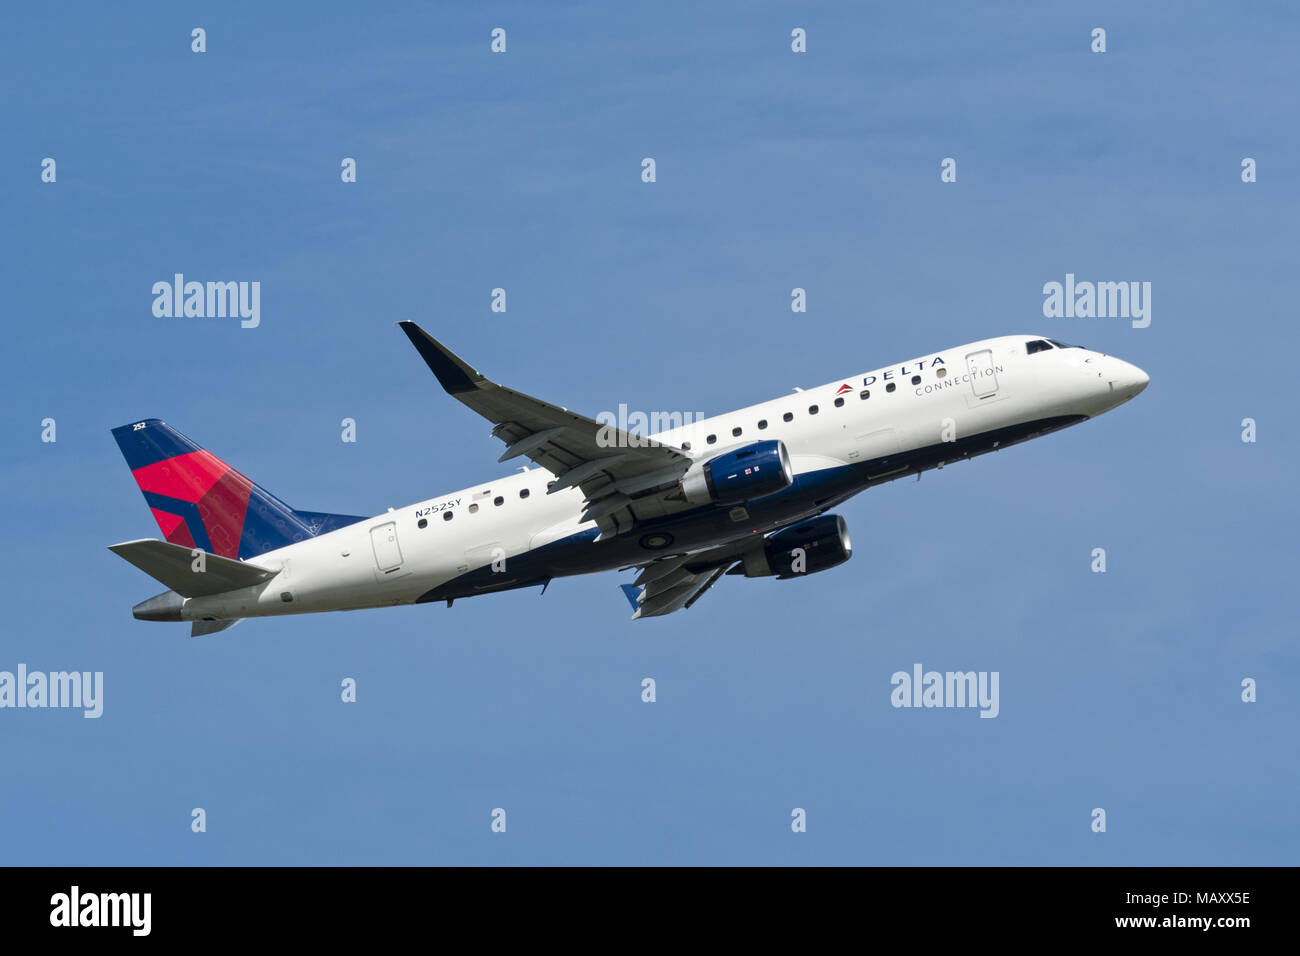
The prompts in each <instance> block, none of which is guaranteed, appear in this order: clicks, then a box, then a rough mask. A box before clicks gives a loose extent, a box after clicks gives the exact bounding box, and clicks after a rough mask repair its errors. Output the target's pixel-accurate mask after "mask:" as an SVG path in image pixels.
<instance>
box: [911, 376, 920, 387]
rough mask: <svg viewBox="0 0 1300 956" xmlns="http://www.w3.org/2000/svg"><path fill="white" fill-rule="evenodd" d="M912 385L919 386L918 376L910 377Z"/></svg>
mask: <svg viewBox="0 0 1300 956" xmlns="http://www.w3.org/2000/svg"><path fill="white" fill-rule="evenodd" d="M912 384H913V385H920V384H921V376H919V375H913V376H912Z"/></svg>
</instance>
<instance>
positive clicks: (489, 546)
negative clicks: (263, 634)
mask: <svg viewBox="0 0 1300 956" xmlns="http://www.w3.org/2000/svg"><path fill="white" fill-rule="evenodd" d="M1037 340H1038V338H1037V337H1036V336H1027V335H1014V336H1003V337H1000V338H994V339H987V340H984V341H980V342H974V343H971V344H969V345H965V346H960V347H957V348H953V349H949V350H946V351H944V352H938V353H934V354H932V355H928V356H924V357H922V358H918V359H913V360H911V361H908V362H903V363H899V364H897V365H891V366H887V367H885V368H880V369H876V370H874V371H871V372H866V373H863V374H859V375H854V376H850V377H848V378H844V379H837V380H835V381H833V382H830V383H827V384H825V385H821V386H818V387H816V388H811V389H807V390H805V391H799V392H795V393H793V394H787V395H783V396H781V397H780V398H775V399H772V400H771V401H767V402H763V403H761V404H758V405H751V406H749V407H747V408H741V409H738V410H736V411H734V412H728V413H726V414H723V415H717V416H715V417H713V418H709V419H705V420H702V421H698V422H694V423H692V424H689V425H685V426H683V427H680V428H675V429H672V430H669V431H664V432H660V433H657V434H655V435H653V436H651V437H652V438H654V440H655V441H658V442H661V443H663V444H667V445H671V446H674V447H676V448H681V449H684V450H685V451H686V454H688V455H690V456H692V457H694V458H701V459H707V458H709V457H712V456H713V455H715V454H717V453H718V452H720V451H722V450H724V449H727V448H734V447H736V446H739V445H745V444H749V443H751V442H755V441H760V440H765V439H780V440H782V441H783V442H784V443H785V445H786V447H787V449H788V450H789V454H790V461H791V465H792V466H793V471H794V473H795V476H796V478H798V477H799V476H809V475H810V474H811V473H816V472H822V471H826V470H834V469H839V470H841V471H843V470H844V469H846V466H855V465H860V466H863V470H862V474H861V478H862V481H861V484H860V487H859V486H854V487H853V488H851V489H850V492H849V493H856V491H858V490H862V488H865V487H867V486H868V485H869V484H873V483H877V482H878V481H879V480H882V479H884V478H889V477H891V475H890V474H889V473H888V470H886V472H876V473H871V467H872V466H871V463H873V462H878V461H882V460H884V461H886V462H888V461H889V459H890V458H891V456H895V455H900V454H903V453H907V452H910V451H914V450H917V449H925V448H930V447H932V446H941V445H943V444H944V443H949V442H953V441H954V440H956V439H960V438H964V437H967V436H976V435H981V434H985V433H989V432H997V431H998V430H1000V429H1008V428H1012V427H1014V426H1019V425H1024V424H1025V423H1032V422H1040V421H1045V420H1055V419H1063V418H1075V419H1078V420H1082V419H1083V418H1092V417H1094V416H1096V415H1098V414H1100V413H1102V412H1104V411H1107V410H1109V409H1111V408H1114V407H1115V406H1116V405H1119V404H1121V403H1123V402H1125V401H1127V400H1128V399H1130V398H1132V397H1133V396H1134V395H1136V394H1137V393H1138V392H1140V391H1141V390H1142V388H1143V387H1145V385H1146V382H1147V377H1146V375H1145V374H1144V373H1143V372H1142V371H1141V370H1140V369H1138V368H1136V367H1135V366H1133V365H1130V364H1129V363H1127V362H1124V361H1122V360H1120V359H1117V358H1114V357H1111V356H1107V355H1102V354H1100V353H1097V352H1091V351H1088V350H1086V349H1081V348H1052V349H1050V350H1046V351H1039V352H1036V353H1033V354H1029V353H1027V351H1026V343H1027V342H1030V341H1037ZM846 386H847V388H846ZM890 386H893V388H892V389H891V388H890ZM837 399H840V400H842V401H840V404H838V405H837V404H836V401H837ZM814 407H815V408H816V411H815V412H813V411H812V409H813V408H814ZM710 436H714V438H713V440H712V441H710ZM1030 437H1032V434H1031V435H1030ZM994 447H996V445H995V446H994ZM986 450H992V448H988V449H986ZM953 457H954V458H956V457H960V456H956V455H954V456H953ZM940 464H942V462H940ZM882 467H884V466H882ZM910 470H912V469H911V468H909V467H901V468H900V469H899V471H898V473H897V475H894V476H893V477H902V476H903V475H904V474H906V473H908V472H909V471H910ZM839 473H840V472H836V474H839ZM855 474H856V472H855ZM553 479H554V476H553V475H552V474H551V473H550V472H548V471H546V470H544V469H541V468H533V469H531V470H528V471H523V472H517V473H514V474H508V475H505V476H503V477H500V478H496V479H494V480H492V481H489V482H484V483H482V484H480V485H474V486H471V487H468V488H464V489H462V490H460V491H454V492H450V493H448V494H444V495H439V496H437V497H435V498H430V499H428V500H426V501H422V502H419V503H417V504H413V505H410V506H408V507H405V508H399V509H396V510H392V511H388V512H386V513H383V514H379V515H376V516H375V517H374V518H371V519H369V520H367V521H361V522H358V523H356V524H353V525H350V526H348V527H344V528H340V529H339V530H337V531H333V532H329V533H326V534H322V535H320V536H319V537H316V538H311V539H309V540H305V541H302V542H299V543H296V544H293V545H290V546H288V547H284V548H280V549H278V550H275V551H269V552H267V553H265V554H263V555H260V556H258V557H257V558H256V559H255V560H254V561H252V562H250V563H253V564H256V565H258V566H259V567H264V568H269V569H272V570H278V571H279V573H278V574H277V575H276V576H275V577H274V578H272V579H271V580H270V581H269V582H266V583H265V584H261V585H257V586H254V587H248V588H244V589H242V590H239V591H232V592H227V593H224V594H220V595H216V596H212V597H200V598H191V599H188V600H187V601H186V602H185V607H184V609H183V611H182V612H181V614H182V618H183V619H184V620H202V619H205V618H215V619H226V618H242V617H259V616H267V615H279V614H300V613H307V612H314V611H330V610H345V609H354V608H368V607H381V606H384V605H392V604H411V603H415V602H416V601H418V600H419V599H420V598H421V597H422V596H425V595H428V594H429V592H431V591H433V590H435V589H437V588H439V587H441V586H445V585H447V584H448V582H453V581H455V580H456V579H458V578H459V577H461V576H463V575H466V574H468V573H470V572H473V571H475V570H476V569H480V568H482V567H484V566H485V565H489V564H492V563H493V562H494V561H495V562H499V563H500V564H501V565H502V567H504V568H508V567H509V566H510V563H511V562H512V561H514V560H516V559H520V558H521V557H523V556H526V555H528V554H529V553H530V552H533V551H535V550H536V549H539V548H542V547H544V546H546V545H549V544H552V543H554V542H560V541H564V540H565V539H571V538H574V536H575V535H580V534H581V533H582V532H583V531H584V530H591V529H594V528H595V525H594V524H593V523H592V522H583V521H582V520H581V517H580V516H581V514H582V512H583V507H584V495H583V492H582V491H581V490H579V489H578V488H567V489H564V490H560V491H557V492H555V493H554V494H548V493H547V484H548V482H551V481H552V480H553ZM847 496H848V494H841V495H839V496H838V500H843V498H844V497H847ZM818 510H820V507H819V505H818V504H817V503H816V502H815V501H813V500H804V499H801V498H799V496H797V495H794V496H791V497H790V500H789V504H788V507H787V508H786V510H785V511H783V512H782V514H781V515H780V516H779V517H778V518H776V519H773V520H772V521H769V522H768V523H767V527H765V528H764V529H762V530H764V531H766V530H771V529H772V528H775V527H779V526H780V525H781V524H782V523H783V522H789V521H795V520H799V519H801V518H803V517H806V516H808V515H809V514H814V513H817V511H818ZM448 516H450V517H448ZM664 520H666V521H671V520H672V518H671V514H666V515H665V517H664ZM749 531H750V529H749V528H738V529H737V531H736V533H735V534H734V535H730V537H735V536H737V535H740V534H744V533H749ZM632 536H633V538H635V532H633V533H632ZM593 537H594V536H593ZM727 537H728V535H721V536H720V540H717V541H712V542H706V543H702V544H700V545H692V547H696V546H711V545H712V544H720V543H724V542H725V540H726V539H727ZM575 540H580V541H581V543H582V547H581V548H580V552H581V554H583V555H588V556H589V557H584V558H582V559H580V560H577V561H576V562H575V561H573V560H568V561H566V562H565V564H564V566H562V567H556V568H554V569H553V571H552V572H548V573H547V574H546V577H547V578H549V577H551V576H555V577H559V576H562V575H566V574H575V573H586V572H590V571H600V570H608V569H611V568H615V567H626V566H628V565H629V564H630V563H632V562H630V561H629V560H628V557H627V550H626V549H621V550H620V549H605V551H604V552H602V548H601V545H600V544H599V543H596V542H594V541H590V540H589V539H587V538H582V539H575ZM653 557H655V555H654V554H653V553H647V554H646V555H645V559H646V560H649V559H651V558H653ZM426 599H427V598H426Z"/></svg>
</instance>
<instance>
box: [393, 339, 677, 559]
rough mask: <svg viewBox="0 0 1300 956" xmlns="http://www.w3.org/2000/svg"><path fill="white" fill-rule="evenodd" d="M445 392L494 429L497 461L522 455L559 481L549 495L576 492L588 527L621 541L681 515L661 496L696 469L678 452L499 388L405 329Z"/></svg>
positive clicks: (439, 346) (441, 348) (444, 350)
mask: <svg viewBox="0 0 1300 956" xmlns="http://www.w3.org/2000/svg"><path fill="white" fill-rule="evenodd" d="M398 325H400V326H401V327H402V331H403V332H405V333H406V336H407V338H409V339H410V340H411V344H412V345H414V346H415V349H416V351H417V352H419V353H420V357H421V358H423V359H424V361H425V364H427V365H428V366H429V369H430V371H432V372H433V374H434V375H436V376H437V378H438V381H439V382H440V383H441V385H442V387H443V388H445V389H446V390H447V392H448V394H450V395H451V396H452V397H453V398H456V399H458V400H460V401H461V402H463V403H464V404H465V405H468V406H469V407H470V408H471V409H473V410H474V411H476V412H478V413H479V414H480V415H482V416H483V417H484V418H486V419H487V420H488V421H490V422H492V424H493V425H494V426H495V427H494V428H493V429H492V434H493V435H494V436H495V437H497V438H499V439H501V440H502V441H503V442H505V443H506V450H505V451H504V452H502V454H501V457H500V458H499V459H497V460H498V461H509V460H510V459H511V458H515V457H518V456H520V455H523V456H525V457H527V458H529V459H530V460H532V461H534V462H536V463H537V464H538V465H540V466H541V467H543V468H545V469H546V470H547V471H549V472H551V473H552V474H554V475H555V478H556V480H555V481H554V482H553V483H552V484H551V485H550V486H549V488H548V489H547V494H553V493H554V492H557V491H562V490H563V489H565V488H573V487H578V488H581V489H582V492H583V494H584V495H586V504H587V507H586V510H585V511H584V512H583V515H582V519H583V520H584V521H596V522H597V523H598V524H599V525H600V528H601V531H602V533H603V534H617V533H620V532H622V531H626V530H628V529H629V528H631V527H633V526H634V525H635V524H636V523H637V521H638V520H639V519H643V518H647V517H651V516H657V515H661V514H666V513H668V512H670V511H671V510H675V508H674V506H672V505H668V504H666V503H665V502H664V501H663V500H662V498H661V497H660V495H661V493H662V492H665V491H669V490H673V489H675V488H676V487H677V483H678V482H679V481H680V480H681V477H682V475H683V474H685V472H686V470H687V469H688V468H689V467H690V465H691V457H690V456H689V455H688V454H686V453H685V452H683V451H682V450H681V449H679V448H673V447H672V446H670V445H664V444H660V443H658V442H652V441H650V440H649V439H647V438H643V437H641V436H639V435H632V434H630V433H628V432H626V431H623V430H622V429H619V428H615V427H614V426H612V425H602V424H600V423H599V422H596V421H593V420H592V419H590V418H587V417H585V416H583V415H578V414H576V413H574V412H571V411H569V410H568V409H566V408H560V407H559V406H557V405H551V404H549V403H547V402H543V401H542V400H541V399H537V398H532V397H531V396H528V395H524V394H523V393H522V392H516V391H514V390H513V389H509V388H505V387H504V386H501V385H497V384H496V383H495V382H492V381H489V380H488V379H486V378H484V377H483V376H482V375H480V374H479V373H478V372H476V371H475V370H474V369H472V368H470V366H469V365H467V364H466V363H465V362H464V361H463V360H462V359H461V358H460V357H459V356H457V355H456V354H455V353H454V352H452V351H451V350H450V349H448V348H447V347H446V346H444V345H442V344H441V343H440V342H438V341H437V340H436V339H434V338H433V337H432V336H431V335H429V333H427V332H425V331H424V329H422V328H420V327H419V326H418V325H416V324H415V323H414V322H399V323H398Z"/></svg>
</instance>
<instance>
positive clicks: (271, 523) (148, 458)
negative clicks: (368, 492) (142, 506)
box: [113, 418, 365, 560]
mask: <svg viewBox="0 0 1300 956" xmlns="http://www.w3.org/2000/svg"><path fill="white" fill-rule="evenodd" d="M113 437H114V438H115V439H117V446H118V447H119V448H120V449H122V456H123V457H124V458H125V459H126V463H127V466H128V467H129V468H130V469H131V473H132V474H133V475H135V481H136V484H138V485H139V486H140V490H141V491H142V492H143V493H144V500H145V502H146V503H147V504H148V505H149V508H150V509H151V510H152V511H153V516H154V519H155V520H156V521H157V522H158V528H159V530H161V531H162V534H163V537H164V538H166V539H167V540H168V541H170V542H171V543H172V544H179V545H183V546H184V547H187V548H201V549H203V550H204V551H208V552H210V553H212V554H217V555H220V556H221V557H223V558H235V559H239V560H244V559H246V558H253V557H256V556H257V555H259V554H265V553H266V552H267V551H273V550H275V549H276V548H283V547H284V546H285V545H289V544H293V543H294V542H295V541H302V540H305V539H307V538H311V537H314V536H315V535H318V534H323V533H325V532H326V531H333V530H334V529H335V528H342V527H344V526H345V525H349V524H353V523H355V522H357V521H364V520H365V519H364V518H363V517H361V516H358V515H336V514H327V513H322V512H314V511H294V510H293V509H292V508H290V507H289V506H288V505H287V504H285V503H284V502H283V501H281V500H280V499H279V498H277V497H275V495H273V494H271V493H270V492H269V491H267V490H266V489H265V488H263V487H262V486H261V485H258V484H257V483H256V482H253V481H250V480H249V479H248V478H245V477H244V476H243V475H241V474H240V473H239V472H238V471H236V470H235V469H234V468H231V467H230V466H229V465H227V464H226V463H225V462H224V461H222V460H221V459H220V458H218V457H217V456H216V455H214V454H212V452H210V451H206V450H205V449H202V448H200V447H199V446H198V445H196V444H194V442H192V441H190V440H189V439H188V438H186V437H185V436H184V435H182V434H181V433H180V432H178V431H176V429H174V428H172V427H171V426H170V425H168V424H167V423H166V422H162V421H159V420H158V419H156V418H148V419H145V420H144V421H142V422H134V423H132V424H130V425H123V426H121V427H120V428H114V429H113Z"/></svg>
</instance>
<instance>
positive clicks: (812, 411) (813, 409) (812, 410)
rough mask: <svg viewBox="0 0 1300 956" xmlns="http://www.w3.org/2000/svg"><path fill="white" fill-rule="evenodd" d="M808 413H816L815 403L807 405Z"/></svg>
mask: <svg viewBox="0 0 1300 956" xmlns="http://www.w3.org/2000/svg"><path fill="white" fill-rule="evenodd" d="M808 414H809V415H816V414H817V406H816V405H809V406H808Z"/></svg>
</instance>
